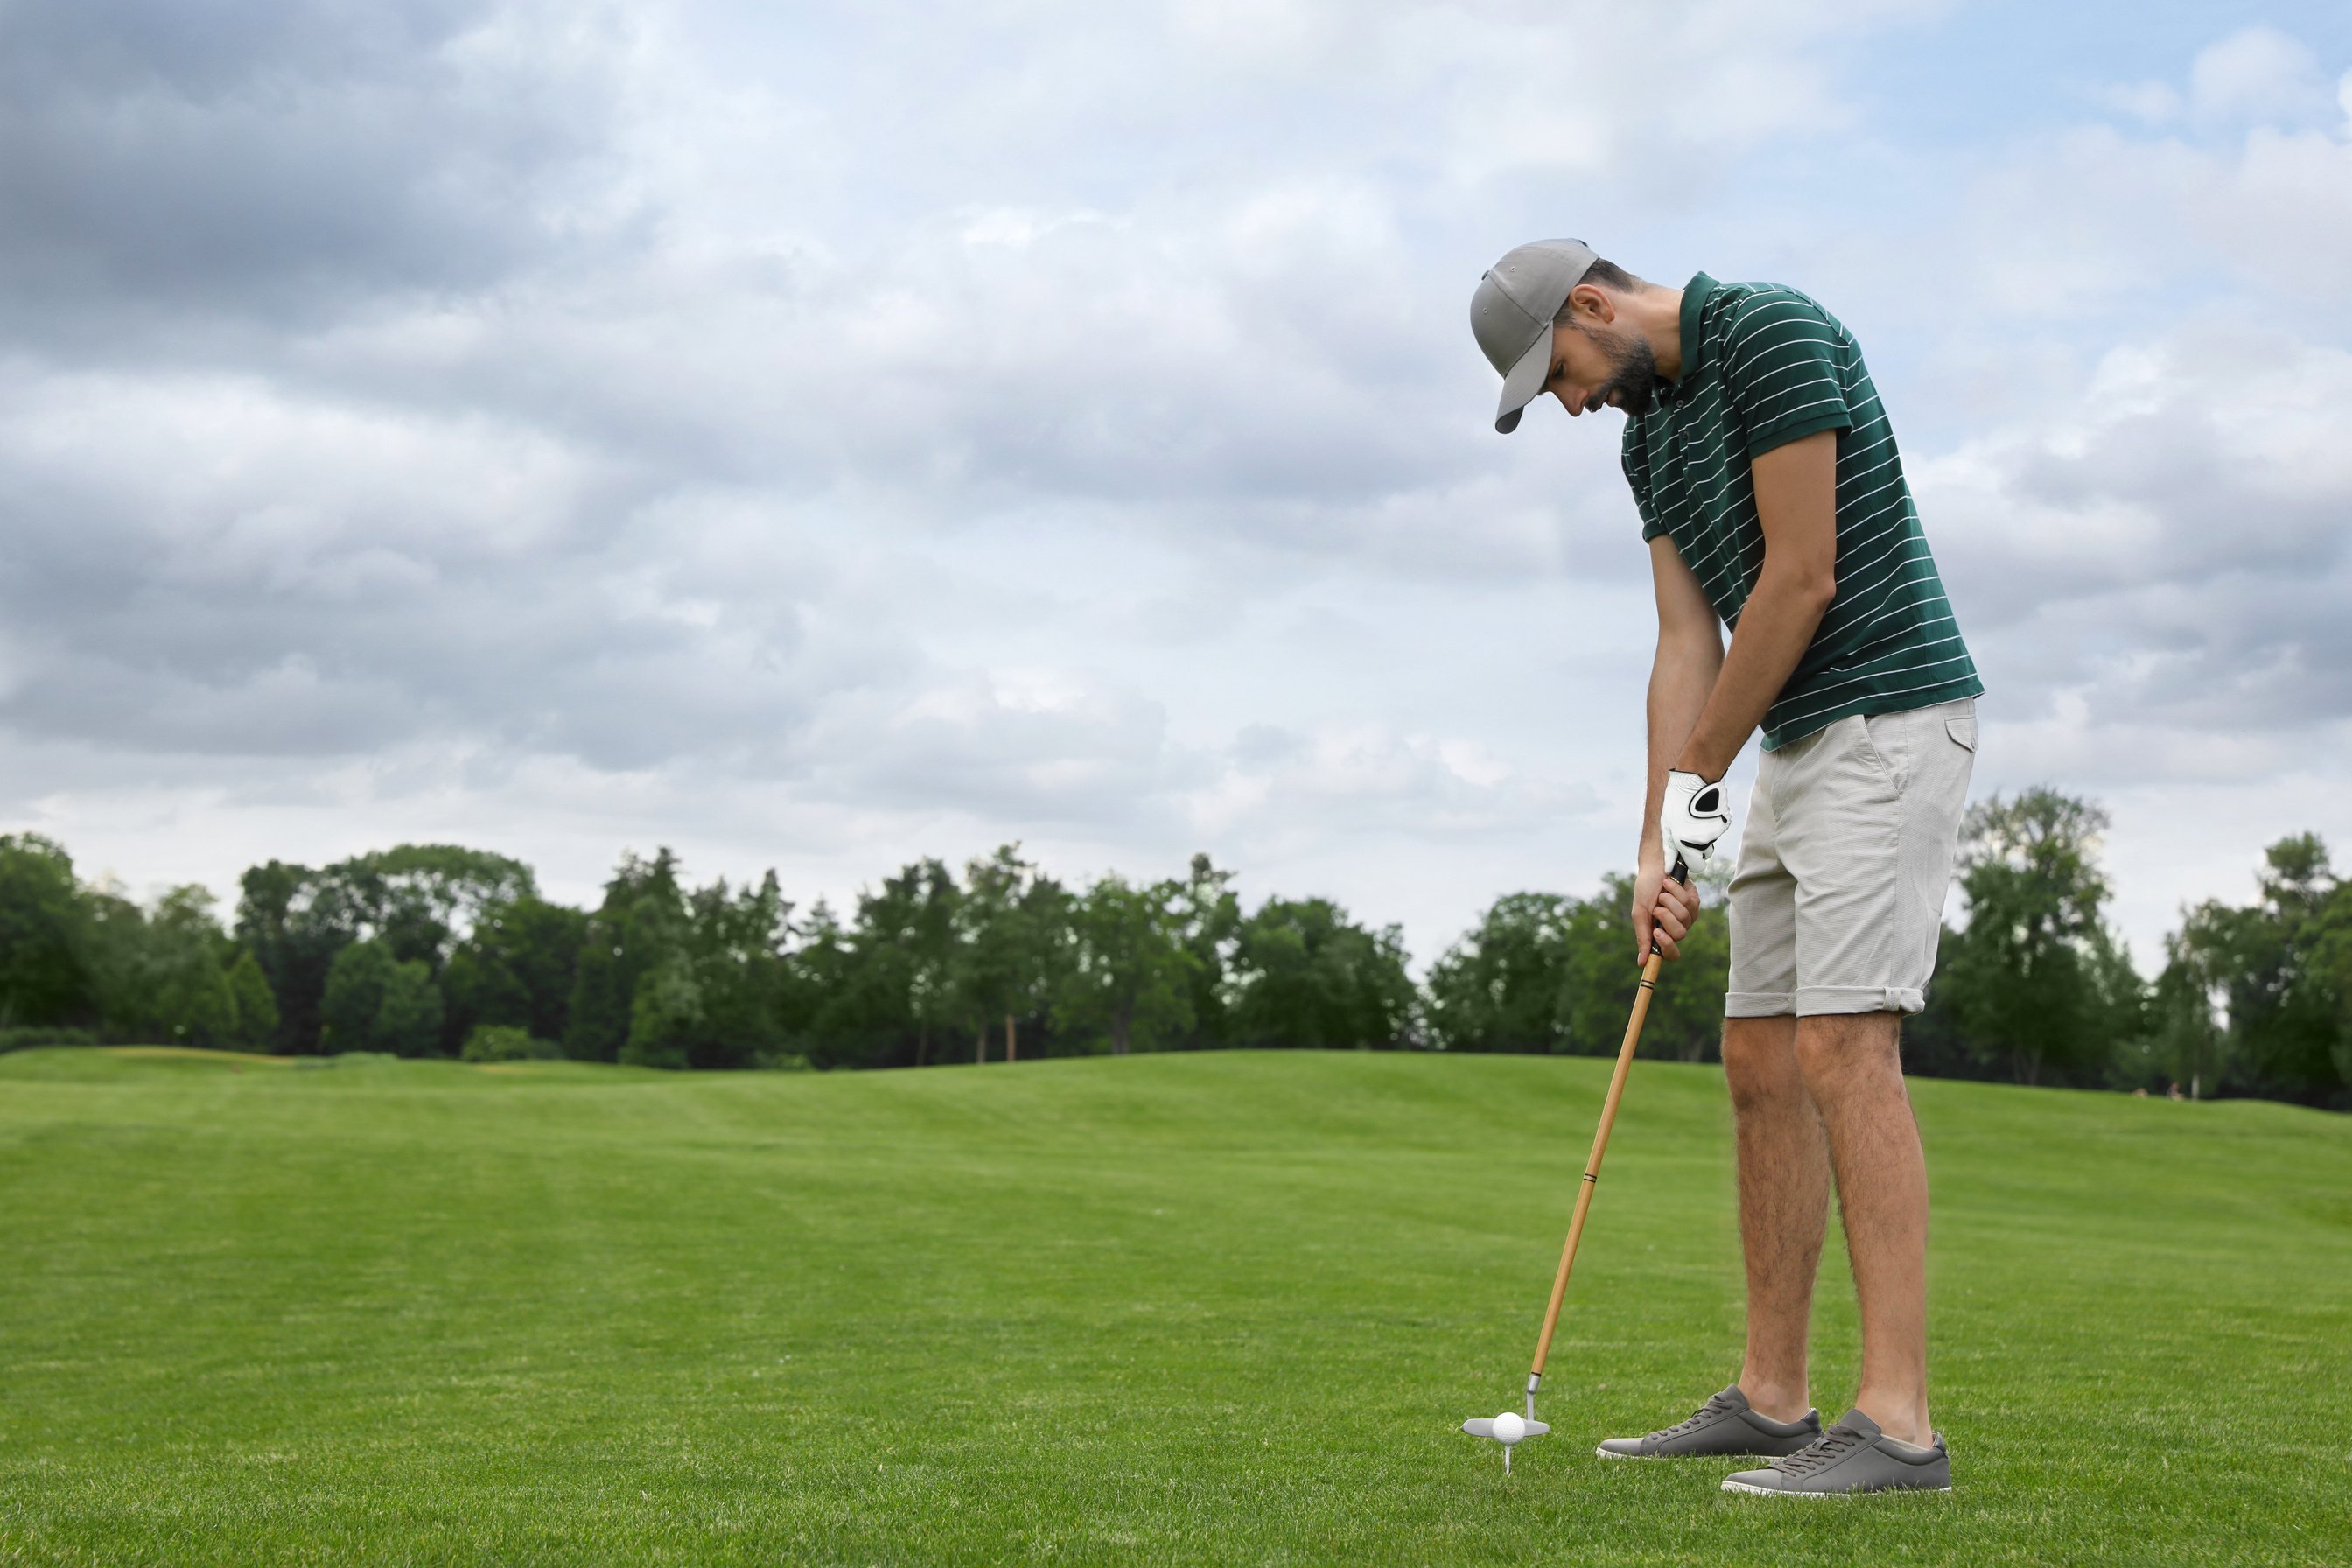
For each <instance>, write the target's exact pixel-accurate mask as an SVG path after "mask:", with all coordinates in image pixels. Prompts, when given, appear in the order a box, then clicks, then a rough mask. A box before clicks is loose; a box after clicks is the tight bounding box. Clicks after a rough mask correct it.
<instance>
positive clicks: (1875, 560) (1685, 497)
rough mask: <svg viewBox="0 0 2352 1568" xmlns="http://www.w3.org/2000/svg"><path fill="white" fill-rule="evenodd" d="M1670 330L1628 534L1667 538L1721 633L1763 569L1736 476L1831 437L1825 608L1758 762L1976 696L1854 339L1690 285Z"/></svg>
mask: <svg viewBox="0 0 2352 1568" xmlns="http://www.w3.org/2000/svg"><path fill="white" fill-rule="evenodd" d="M1682 333H1683V342H1682V350H1683V364H1682V376H1681V379H1680V380H1678V381H1674V382H1668V381H1664V380H1661V381H1660V382H1659V383H1658V386H1657V401H1656V402H1655V403H1654V405H1652V406H1651V409H1650V411H1649V412H1648V413H1646V414H1644V415H1643V416H1641V417H1640V418H1638V419H1628V420H1627V421H1626V422H1625V452H1624V460H1625V479H1626V481H1627V482H1628V483H1629V484H1631V485H1632V486H1633V502H1634V504H1635V506H1637V507H1638V508H1639V509H1640V510H1641V513H1642V537H1643V539H1644V540H1650V539H1654V538H1656V537H1657V536H1658V535H1659V534H1661V533H1664V534H1666V535H1668V536H1670V537H1671V538H1672V539H1673V540H1674V542H1675V550H1676V551H1678V552H1680V553H1681V555H1682V558H1683V560H1684V561H1685V562H1686V563H1688V564H1689V566H1690V568H1691V571H1692V572H1693V573H1694V574H1696V576H1697V578H1698V580H1699V582H1700V584H1702V585H1703V586H1704V587H1705V588H1706V595H1707V597H1708V599H1710V600H1711V601H1713V603H1714V605H1715V608H1716V612H1717V614H1718V615H1720V616H1722V617H1723V620H1724V624H1725V625H1726V626H1730V627H1732V628H1733V629H1734V630H1737V629H1738V626H1739V611H1740V608H1741V606H1743V605H1746V604H1747V602H1748V594H1749V592H1750V591H1751V590H1753V589H1754V588H1755V586H1756V574H1757V573H1758V572H1759V571H1760V570H1761V569H1762V567H1763V565H1764V529H1763V525H1762V524H1761V523H1759V521H1757V518H1756V487H1755V483H1754V481H1753V479H1752V478H1751V476H1750V473H1749V468H1748V465H1749V463H1750V462H1751V461H1752V460H1753V459H1754V458H1757V457H1758V456H1759V454H1761V453H1765V452H1769V451H1770V450H1771V449H1772V448H1773V447H1779V446H1784V445H1786V444H1787V443H1789V442H1790V441H1794V440H1796V439H1798V438H1799V437H1804V436H1811V435H1812V434H1813V433H1815V432H1816V431H1821V430H1835V431H1837V432H1838V433H1839V435H1838V444H1837V446H1838V456H1837V568H1836V569H1837V597H1835V598H1834V599H1832V600H1831V601H1830V606H1829V608H1828V609H1827V610H1826V611H1824V612H1823V613H1822V621H1821V625H1820V626H1818V627H1817V628H1815V630H1814V632H1813V640H1812V641H1811V644H1809V645H1808V646H1807V647H1806V648H1805V653H1804V657H1803V658H1800V659H1799V660H1798V661H1797V668H1796V669H1795V670H1794V671H1793V672H1792V673H1791V674H1790V677H1789V679H1788V683H1787V684H1786V685H1784V686H1783V687H1781V688H1780V696H1779V697H1777V698H1775V699H1774V700H1773V702H1772V706H1771V708H1770V709H1769V710H1768V711H1767V712H1766V713H1765V715H1764V749H1765V750H1766V751H1768V752H1771V751H1778V750H1779V749H1780V747H1781V746H1783V745H1785V744H1786V743H1788V742H1790V741H1794V740H1798V739H1800V738H1801V737H1803V736H1806V735H1810V734H1811V733H1812V732H1813V731H1816V730H1818V729H1820V728H1821V727H1822V725H1824V724H1828V723H1831V722H1832V721H1836V720H1839V719H1843V718H1845V717H1846V716H1847V715H1849V714H1853V713H1897V712H1901V711H1903V710H1906V709H1912V708H1925V707H1927V706H1928V705H1929V704H1931V703H1936V702H1948V701H1951V700H1954V699H1956V698H1960V697H1973V696H1976V695H1977V694H1978V693H1979V692H1981V691H1982V690H1983V689H1984V683H1983V682H1982V681H1980V680H1979V679H1977V668H1976V664H1975V662H1974V661H1973V660H1971V659H1970V658H1969V649H1968V645H1967V644H1966V643H1964V642H1962V641H1961V640H1960V628H1959V626H1958V623H1957V622H1955V621H1954V620H1953V619H1952V607H1951V605H1949V604H1948V603H1947V602H1946V600H1945V598H1944V584H1943V581H1942V579H1940V578H1939V577H1937V574H1936V562H1935V558H1934V557H1932V556H1931V555H1929V554H1928V553H1927V536H1926V535H1925V534H1923V533H1921V532H1920V531H1919V514H1918V512H1917V510H1916V509H1915V508H1914V507H1913V506H1912V504H1911V487H1910V486H1908V485H1907V484H1906V483H1904V480H1903V465H1902V462H1901V460H1900V459H1899V458H1897V457H1896V456H1895V432H1894V430H1893V428H1892V427H1890V426H1888V424H1887V422H1886V410H1885V408H1883V407H1882V406H1880V405H1879V401H1878V392H1877V389H1876V388H1874V386H1872V385H1871V384H1870V372H1869V371H1867V370H1866V369H1864V367H1863V363H1862V349H1861V347H1860V346H1859V345H1858V344H1856V343H1855V342H1854V341H1853V333H1851V332H1849V331H1846V330H1845V328H1844V327H1843V326H1842V325H1840V324H1839V322H1838V319H1837V318H1836V317H1834V316H1832V315H1831V314H1830V313H1829V312H1828V311H1827V310H1822V308H1821V306H1819V305H1817V304H1815V303H1814V302H1813V301H1812V300H1810V299H1808V298H1807V297H1806V296H1804V295H1802V294H1800V293H1799V292H1797V290H1795V289H1784V288H1781V287H1780V286H1779V285H1778V284H1773V283H1717V281H1716V280H1715V279H1712V278H1709V277H1708V276H1707V275H1706V273H1704V272H1702V273H1700V274H1698V275H1697V276H1696V277H1695V278H1693V279H1691V280H1690V284H1689V286H1688V287H1687V288H1685V289H1684V290H1683V309H1682Z"/></svg>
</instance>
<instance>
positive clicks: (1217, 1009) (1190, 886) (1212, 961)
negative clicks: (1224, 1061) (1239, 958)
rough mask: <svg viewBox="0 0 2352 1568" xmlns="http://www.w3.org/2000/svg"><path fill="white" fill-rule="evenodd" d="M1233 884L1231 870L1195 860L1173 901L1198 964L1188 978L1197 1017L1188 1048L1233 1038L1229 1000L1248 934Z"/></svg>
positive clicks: (1188, 991) (1182, 934)
mask: <svg viewBox="0 0 2352 1568" xmlns="http://www.w3.org/2000/svg"><path fill="white" fill-rule="evenodd" d="M1233 883H1234V874H1233V873H1232V872H1231V871H1220V870H1219V869H1217V868H1216V866H1215V865H1214V864H1213V863H1212V862H1211V860H1210V858H1209V857H1207V856H1206V855H1194V856H1193V857H1192V866H1191V868H1189V870H1188V872H1187V874H1186V876H1185V878H1184V880H1183V882H1182V884H1181V886H1180V887H1179V888H1178V889H1177V891H1176V895H1175V898H1174V900H1172V912H1173V914H1174V917H1175V921H1176V930H1177V935H1178V939H1179V940H1180V941H1181V942H1182V943H1183V945H1184V951H1185V952H1187V953H1189V954H1190V955H1191V956H1192V965H1191V968H1190V973H1188V974H1187V976H1186V979H1185V989H1186V994H1187V1000H1188V1002H1189V1003H1190V1005H1191V1012H1192V1030H1191V1035H1190V1038H1189V1039H1188V1041H1187V1042H1186V1043H1187V1044H1190V1045H1192V1046H1195V1047H1215V1046H1222V1045H1224V1044H1226V1043H1228V1041H1229V1040H1230V1039H1231V1037H1232V1030H1231V1028H1230V1026H1229V1025H1228V1022H1227V1019H1226V1016H1225V999H1226V995H1227V994H1228V993H1229V991H1230V990H1231V988H1232V970H1233V960H1234V948H1235V946H1236V944H1237V943H1238V942H1239V941H1240V938H1241V929H1242V910H1241V899H1240V898H1239V896H1238V895H1236V894H1235V893H1234V887H1233Z"/></svg>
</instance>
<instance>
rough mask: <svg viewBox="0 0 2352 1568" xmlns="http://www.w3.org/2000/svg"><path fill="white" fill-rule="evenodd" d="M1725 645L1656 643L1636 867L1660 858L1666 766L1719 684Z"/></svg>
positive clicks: (1714, 642)
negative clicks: (1646, 788) (1646, 780)
mask: <svg viewBox="0 0 2352 1568" xmlns="http://www.w3.org/2000/svg"><path fill="white" fill-rule="evenodd" d="M1723 662H1724V658H1723V644H1722V643H1721V642H1720V641H1717V640H1715V639H1713V638H1709V639H1707V640H1706V641H1704V642H1702V641H1700V640H1698V639H1696V638H1693V639H1691V640H1689V641H1687V642H1685V643H1682V644H1679V645H1677V644H1674V643H1669V642H1665V641H1663V640H1662V641H1660V643H1659V644H1658V653H1657V658H1656V660H1655V662H1654V663H1653V664H1652V665H1651V666H1650V701H1649V712H1650V768H1649V774H1650V778H1649V793H1648V795H1647V796H1646V798H1645V800H1644V802H1643V807H1642V844H1641V849H1640V852H1639V856H1638V858H1637V859H1636V861H1635V864H1636V865H1641V866H1646V865H1648V864H1649V863H1650V862H1651V861H1652V860H1654V859H1655V860H1660V861H1663V860H1664V849H1663V848H1661V847H1660V846H1659V842H1658V807H1659V804H1660V801H1661V799H1662V798H1663V796H1664V793H1665V787H1666V770H1667V769H1669V768H1671V767H1673V766H1674V765H1675V758H1676V757H1677V756H1679V755H1681V754H1682V751H1683V748H1684V746H1685V744H1686V743H1687V742H1688V741H1689V739H1690V735H1691V731H1692V728H1693V727H1694V726H1695V725H1696V724H1697V722H1698V720H1699V714H1700V713H1701V711H1702V710H1705V708H1706V701H1707V694H1708V693H1709V692H1710V691H1712V690H1714V689H1715V688H1716V687H1717V685H1718V684H1720V682H1719V681H1718V679H1717V677H1718V674H1719V672H1720V671H1721V670H1722V668H1723Z"/></svg>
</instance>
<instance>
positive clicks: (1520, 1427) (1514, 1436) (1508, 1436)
mask: <svg viewBox="0 0 2352 1568" xmlns="http://www.w3.org/2000/svg"><path fill="white" fill-rule="evenodd" d="M1527 1435H1528V1424H1527V1423H1526V1422H1525V1421H1522V1420H1521V1419H1519V1415H1518V1413H1517V1411H1515V1410H1506V1411H1504V1412H1503V1413H1502V1414H1501V1415H1497V1416H1496V1417H1495V1436H1496V1437H1498V1438H1500V1439H1501V1440H1502V1441H1504V1442H1506V1443H1516V1442H1517V1441H1518V1440H1519V1439H1520V1438H1522V1437H1524V1436H1527Z"/></svg>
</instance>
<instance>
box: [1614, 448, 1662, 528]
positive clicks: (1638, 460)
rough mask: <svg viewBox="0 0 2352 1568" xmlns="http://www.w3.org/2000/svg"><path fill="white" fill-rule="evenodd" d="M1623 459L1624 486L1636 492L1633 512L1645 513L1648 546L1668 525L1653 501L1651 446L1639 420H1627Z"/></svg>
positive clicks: (1643, 522) (1643, 514)
mask: <svg viewBox="0 0 2352 1568" xmlns="http://www.w3.org/2000/svg"><path fill="white" fill-rule="evenodd" d="M1620 460H1621V461H1622V463H1623V464H1624V466H1625V483H1626V484H1627V486H1628V487H1630V488H1631V489H1633V510H1635V511H1638V512H1640V513H1641V514H1642V542H1643V543H1644V544H1647V543H1648V542H1650V541H1652V540H1653V539H1655V538H1657V537H1658V535H1660V534H1662V533H1664V532H1665V531H1666V525H1665V524H1664V523H1663V522H1660V521H1658V509H1657V506H1656V504H1655V503H1654V502H1653V501H1652V500H1650V446H1649V443H1648V441H1646V440H1645V439H1644V438H1643V426H1642V421H1640V420H1639V419H1628V420H1627V421H1625V440H1624V443H1623V446H1622V457H1621V459H1620Z"/></svg>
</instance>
